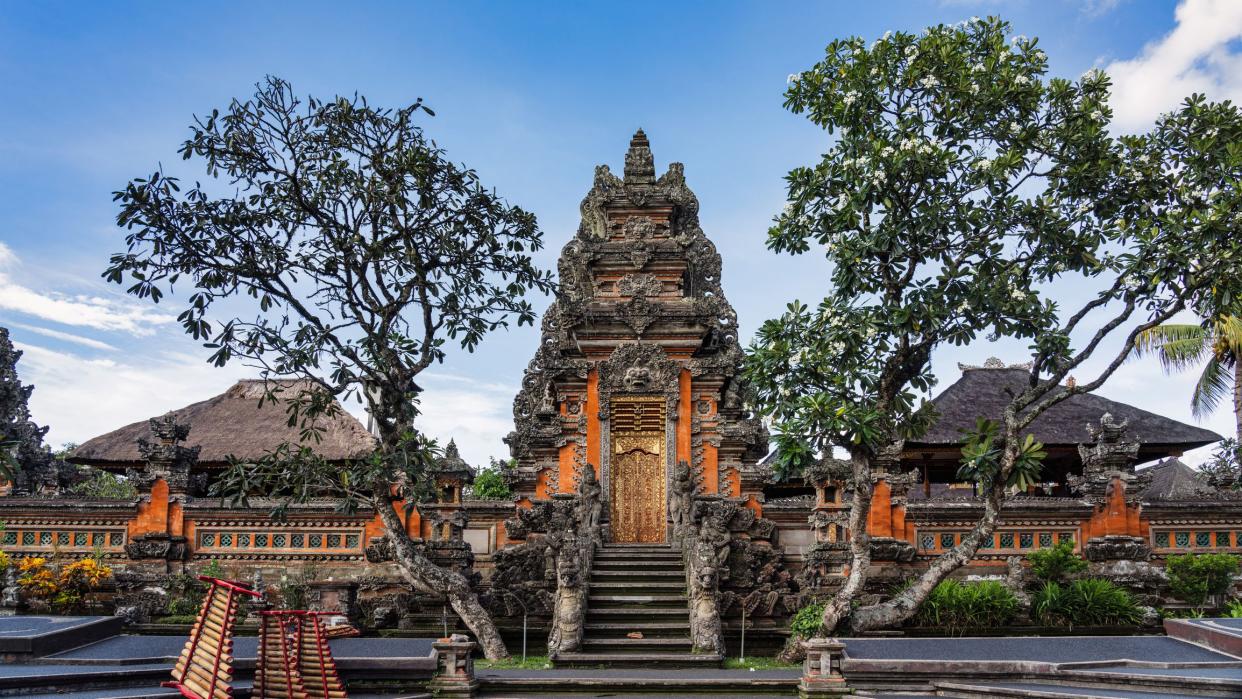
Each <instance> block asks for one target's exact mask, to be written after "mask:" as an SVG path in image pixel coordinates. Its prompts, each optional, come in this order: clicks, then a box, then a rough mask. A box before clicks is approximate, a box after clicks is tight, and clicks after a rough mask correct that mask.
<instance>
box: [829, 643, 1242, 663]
mask: <svg viewBox="0 0 1242 699" xmlns="http://www.w3.org/2000/svg"><path fill="white" fill-rule="evenodd" d="M841 640H842V641H843V642H844V643H845V656H846V658H847V659H854V660H898V659H909V660H976V661H977V660H986V661H1016V662H1042V663H1074V662H1083V661H1109V660H1111V661H1117V660H1148V661H1158V662H1165V663H1173V662H1221V661H1233V660H1236V658H1234V657H1232V656H1229V655H1226V654H1224V653H1220V652H1217V651H1214V650H1210V649H1207V648H1201V647H1199V646H1196V645H1193V644H1191V643H1185V642H1183V641H1180V640H1177V639H1174V638H1168V637H1165V636H1023V637H1019V638H843V639H841Z"/></svg>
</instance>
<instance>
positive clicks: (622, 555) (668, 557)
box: [595, 549, 681, 561]
mask: <svg viewBox="0 0 1242 699" xmlns="http://www.w3.org/2000/svg"><path fill="white" fill-rule="evenodd" d="M601 559H603V560H614V559H615V560H623V561H643V560H646V561H680V560H681V552H679V551H645V552H644V551H609V550H607V549H605V550H603V551H596V552H595V560H597V561H598V560H601Z"/></svg>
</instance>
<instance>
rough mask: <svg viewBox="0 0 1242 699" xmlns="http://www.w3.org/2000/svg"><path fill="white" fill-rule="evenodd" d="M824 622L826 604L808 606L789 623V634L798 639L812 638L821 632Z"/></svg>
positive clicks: (800, 610) (799, 611)
mask: <svg viewBox="0 0 1242 699" xmlns="http://www.w3.org/2000/svg"><path fill="white" fill-rule="evenodd" d="M823 622H824V603H823V602H819V603H816V604H808V605H806V606H805V607H803V608H802V609H799V610H798V613H797V614H794V615H793V619H791V620H790V621H789V633H790V635H792V636H793V638H796V639H801V638H811V637H812V636H814V635H815V634H816V633H818V632H819V627H820V626H822V625H823Z"/></svg>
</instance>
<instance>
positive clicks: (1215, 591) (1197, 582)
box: [1164, 553, 1238, 607]
mask: <svg viewBox="0 0 1242 699" xmlns="http://www.w3.org/2000/svg"><path fill="white" fill-rule="evenodd" d="M1164 569H1165V572H1167V573H1168V574H1169V590H1170V591H1171V592H1172V593H1173V596H1174V597H1176V598H1178V599H1180V600H1181V601H1183V602H1185V603H1187V604H1192V605H1194V606H1196V607H1202V606H1203V605H1204V604H1205V603H1206V602H1207V600H1208V597H1211V596H1213V595H1220V594H1224V593H1225V592H1226V591H1227V590H1228V589H1229V587H1230V586H1231V585H1233V576H1235V575H1237V574H1238V557H1237V556H1235V555H1233V554H1229V553H1188V554H1186V555H1184V556H1169V558H1168V560H1167V561H1166V562H1165V566H1164Z"/></svg>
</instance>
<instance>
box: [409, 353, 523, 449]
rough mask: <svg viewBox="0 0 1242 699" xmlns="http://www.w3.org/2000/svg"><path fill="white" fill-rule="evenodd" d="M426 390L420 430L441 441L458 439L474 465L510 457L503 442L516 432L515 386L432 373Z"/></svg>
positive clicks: (423, 383)
mask: <svg viewBox="0 0 1242 699" xmlns="http://www.w3.org/2000/svg"><path fill="white" fill-rule="evenodd" d="M419 385H421V386H422V387H423V394H422V405H421V408H422V411H423V412H422V415H420V416H419V418H418V420H416V421H415V425H416V426H417V427H418V429H420V430H422V431H423V432H425V433H426V434H428V435H430V436H432V437H435V438H436V439H437V440H439V442H440V444H441V446H443V445H445V444H447V443H448V440H449V439H450V438H452V439H454V440H456V442H457V447H458V449H459V450H460V451H461V456H462V458H463V459H465V460H466V461H467V462H468V463H470V465H472V466H476V467H479V466H486V465H487V462H488V457H492V456H495V457H498V458H501V457H508V456H509V447H508V445H506V444H505V443H504V442H503V441H502V440H503V438H504V436H505V435H507V434H509V432H510V431H512V430H513V396H514V395H516V394H517V388H516V387H515V386H507V385H504V384H499V383H489V382H484V381H477V380H475V379H472V378H469V377H463V376H456V375H453V374H440V373H434V374H432V373H428V374H423V375H422V376H420V377H419Z"/></svg>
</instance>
